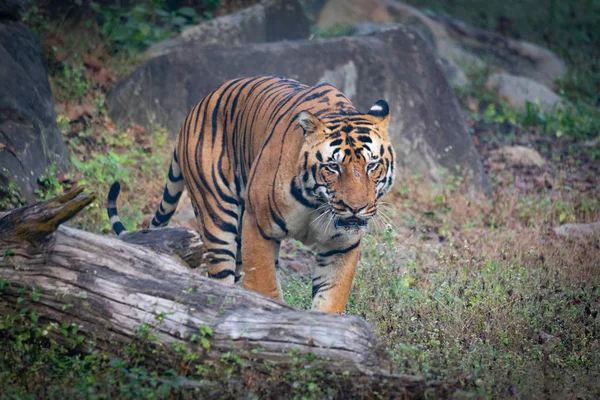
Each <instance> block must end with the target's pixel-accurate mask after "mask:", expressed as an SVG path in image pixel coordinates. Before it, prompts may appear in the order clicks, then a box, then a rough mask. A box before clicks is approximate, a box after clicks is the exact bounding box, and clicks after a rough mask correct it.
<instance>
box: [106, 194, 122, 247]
mask: <svg viewBox="0 0 600 400" xmlns="http://www.w3.org/2000/svg"><path fill="white" fill-rule="evenodd" d="M120 192H121V184H120V183H119V182H115V183H113V184H112V186H111V187H110V191H109V192H108V204H107V205H106V213H107V214H108V218H109V219H110V225H111V226H112V229H113V231H115V233H116V234H117V236H119V235H120V234H122V233H124V232H127V229H125V225H123V223H122V222H121V218H119V213H118V211H117V199H118V198H119V193H120Z"/></svg>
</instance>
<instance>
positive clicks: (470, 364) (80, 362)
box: [0, 0, 600, 399]
mask: <svg viewBox="0 0 600 400" xmlns="http://www.w3.org/2000/svg"><path fill="white" fill-rule="evenodd" d="M425 3H427V5H428V6H429V7H430V8H432V9H435V10H436V11H438V12H439V11H444V12H448V13H450V14H453V15H456V16H457V17H460V18H464V19H466V20H468V21H471V22H472V23H475V24H477V25H479V26H482V27H487V28H490V27H491V28H493V29H496V28H498V29H500V30H501V29H508V30H507V32H508V33H509V34H513V35H515V36H517V37H523V38H526V39H529V40H532V41H536V42H538V43H541V44H545V43H550V47H551V48H552V49H554V50H555V51H557V52H558V53H559V54H561V55H562V56H564V57H566V58H567V60H568V61H569V62H570V64H571V66H572V68H571V74H570V76H569V77H568V78H567V80H566V81H565V83H563V84H561V85H562V86H561V87H562V88H564V90H565V93H566V95H568V96H569V97H570V98H571V99H572V100H575V101H576V102H577V103H578V104H579V103H581V104H583V106H582V108H581V109H578V110H577V111H576V112H574V113H572V114H569V113H568V112H566V113H563V112H559V113H552V114H542V113H540V112H539V111H538V110H536V109H534V108H531V109H530V110H528V112H526V113H522V114H519V113H517V112H516V111H514V110H512V109H511V108H510V107H508V106H507V105H506V104H504V103H503V102H502V101H500V100H499V99H498V98H497V97H496V96H495V95H493V94H492V93H489V92H486V91H485V90H484V89H483V85H482V82H484V76H483V74H484V73H485V71H483V72H482V71H478V72H475V73H474V75H473V76H472V77H471V78H472V79H471V81H472V82H473V84H472V86H471V87H469V88H467V89H465V90H463V91H461V92H460V93H458V95H459V100H460V102H461V104H462V106H463V109H464V113H465V118H466V119H467V121H468V124H469V127H470V129H471V132H472V135H473V140H474V141H475V143H476V145H477V147H478V149H479V150H480V153H481V156H482V160H483V162H484V165H485V166H486V169H487V170H488V172H489V174H490V177H491V182H492V189H493V196H492V197H491V198H487V199H486V198H481V199H474V198H473V197H468V196H466V195H465V194H464V188H463V186H462V184H461V182H460V181H457V180H449V181H448V183H447V184H445V185H440V186H438V187H435V188H424V187H423V186H422V185H419V180H418V178H416V177H413V178H403V179H400V181H399V182H398V185H397V186H396V189H395V191H394V193H392V194H391V195H389V196H388V197H387V198H386V199H385V201H386V202H387V204H386V206H385V207H384V213H385V217H383V216H382V217H381V218H382V219H381V220H380V221H379V222H378V223H376V224H374V230H373V232H372V234H370V235H369V236H367V237H366V239H365V240H364V245H363V252H362V256H361V261H360V265H359V270H358V272H357V275H356V278H355V282H354V289H353V292H352V295H351V298H350V302H349V306H348V309H347V312H348V313H351V314H355V315H358V316H360V317H362V318H364V319H366V320H367V321H368V322H369V323H370V324H371V325H372V326H373V327H374V328H375V330H376V331H377V333H378V334H379V335H380V337H381V340H382V343H383V345H384V347H385V348H386V349H387V352H388V354H389V356H390V358H391V359H392V360H393V366H394V368H395V370H396V371H397V372H401V373H410V374H418V375H424V376H427V377H429V378H432V379H436V380H440V381H443V382H445V383H446V384H447V386H448V387H449V388H451V389H452V390H458V391H459V397H479V398H482V397H483V398H485V397H491V398H498V397H501V398H512V397H515V398H516V397H523V398H561V399H562V398H583V399H588V398H589V399H592V398H598V397H600V383H598V382H600V317H599V315H598V314H599V312H600V262H599V261H598V260H600V242H599V239H598V238H588V239H563V238H559V237H557V236H556V235H555V234H554V232H553V231H552V228H554V227H556V226H559V225H560V224H562V223H566V222H574V223H584V222H593V221H599V220H600V204H599V199H600V191H599V189H598V176H600V153H599V150H598V147H599V146H598V144H597V140H598V136H599V131H598V120H597V119H596V117H595V115H596V114H595V113H596V112H597V111H595V110H594V109H593V108H594V107H595V104H594V102H595V101H596V100H595V97H594V96H595V91H594V90H595V89H594V87H595V86H594V85H597V84H598V77H597V73H598V69H597V68H598V65H597V64H596V63H597V59H598V57H597V53H596V52H597V49H598V48H600V47H598V46H597V44H598V37H597V36H595V35H597V31H596V30H595V27H596V26H595V25H594V24H593V23H591V22H590V21H589V20H590V19H593V18H594V15H595V14H594V13H593V12H592V11H589V12H588V13H587V14H586V15H585V18H580V16H581V13H582V11H581V10H582V9H581V8H580V7H583V6H586V4H587V6H586V7H588V8H587V9H588V10H594V9H595V8H594V7H596V6H597V2H594V1H588V2H587V3H586V2H578V3H574V4H573V5H567V3H566V2H565V3H564V4H563V3H560V4H559V5H558V10H563V9H564V8H565V7H574V8H575V10H574V11H572V12H571V11H569V12H567V11H564V14H560V15H558V16H557V15H555V16H554V17H552V18H555V21H558V22H556V23H555V24H554V25H552V26H553V27H556V29H557V31H556V32H555V31H554V30H552V29H544V30H540V29H537V28H536V26H539V24H541V22H539V19H540V18H542V16H543V15H545V14H544V13H547V11H545V10H547V9H548V8H543V7H541V6H539V4H542V3H544V2H538V3H536V4H537V5H538V6H537V8H536V7H533V6H531V4H529V3H531V1H529V3H527V4H529V6H530V7H529V10H538V9H539V13H538V12H537V11H536V12H530V13H521V12H519V11H518V10H519V8H518V7H517V8H514V7H513V8H511V7H510V4H509V3H510V2H506V3H502V4H503V5H499V4H498V5H495V4H492V5H490V4H486V5H485V6H484V5H482V3H479V2H473V1H468V0H463V1H461V0H456V1H453V2H436V1H428V2H419V5H423V4H425ZM555 3H559V2H554V3H553V4H555ZM588 3H589V4H588ZM569 4H570V3H569ZM555 5H556V4H555ZM466 6H468V7H466ZM142 11H143V10H142ZM142 11H140V13H141V14H139V15H132V16H128V17H127V18H131V19H132V21H134V22H135V24H137V25H135V24H134V25H133V27H134V28H135V27H136V26H137V27H138V28H139V29H137V30H136V29H133V28H132V29H133V32H134V33H131V32H130V33H129V34H130V36H129V37H130V38H132V39H131V42H127V41H123V40H115V39H114V37H113V38H112V39H110V37H108V36H106V35H104V36H103V33H102V29H101V27H97V26H95V25H93V24H92V26H86V23H85V22H81V24H83V25H77V26H70V27H68V29H67V28H66V27H65V26H64V25H61V24H59V23H56V22H49V21H47V20H45V19H44V13H43V10H42V11H39V12H38V13H37V14H35V13H34V14H32V15H29V16H28V18H29V19H28V22H29V23H30V24H31V25H34V26H35V27H36V29H38V31H40V32H41V33H42V35H43V39H44V45H45V49H46V56H47V59H48V64H49V69H50V73H51V84H52V88H53V91H54V94H55V101H56V103H57V113H58V122H59V126H60V128H61V130H62V131H63V134H64V137H65V140H66V141H67V144H68V147H69V151H70V157H71V164H72V166H71V169H70V171H69V173H68V174H66V175H59V176H57V174H56V173H55V172H53V171H49V173H48V175H47V177H46V178H45V179H44V183H45V185H46V190H44V191H41V192H40V193H39V196H40V198H47V197H50V196H52V195H54V194H56V193H58V192H60V191H62V190H63V189H65V188H68V187H69V186H71V185H73V184H75V183H78V184H86V185H88V186H89V187H91V188H93V189H94V190H95V191H97V192H98V195H99V196H98V197H99V198H100V202H98V203H96V204H95V205H94V206H92V207H89V208H88V209H87V210H85V211H84V212H82V213H81V215H80V216H79V217H77V219H76V220H75V221H73V222H72V225H74V226H77V227H80V228H83V229H86V230H89V231H94V232H99V233H106V232H108V228H109V226H108V221H107V220H106V217H105V214H104V204H103V203H104V200H103V199H105V196H106V193H107V190H108V187H109V185H110V183H111V182H112V181H113V180H114V179H119V180H120V181H122V182H123V183H124V190H123V199H122V200H123V202H122V206H121V210H122V211H121V215H122V216H123V219H124V222H125V223H126V225H128V227H129V228H130V229H135V228H136V227H137V226H139V225H140V224H141V222H142V220H143V219H144V217H145V215H146V214H148V213H151V212H152V211H153V209H154V207H155V206H156V205H157V202H158V200H159V196H160V193H161V187H162V185H163V182H164V178H165V173H166V170H165V168H166V164H167V157H168V155H169V154H170V152H171V146H172V144H171V143H170V142H169V141H168V140H167V138H166V135H165V133H164V131H163V130H162V129H161V128H160V127H155V128H152V129H148V130H145V129H144V128H142V127H137V126H132V127H130V128H128V129H126V130H124V131H119V130H116V129H115V128H114V126H113V125H112V122H111V121H110V118H109V117H108V116H107V112H106V108H105V106H104V100H105V95H106V92H107V90H108V89H109V88H110V87H111V85H113V84H114V82H115V80H116V79H117V78H119V77H122V76H124V75H125V74H126V73H127V72H128V71H131V69H132V68H134V67H135V65H136V63H137V61H136V59H135V57H134V54H135V52H136V51H137V50H136V49H137V47H136V46H138V45H140V41H142V42H143V41H144V40H154V39H152V38H154V37H158V36H160V35H163V34H164V35H166V36H168V35H169V32H164V31H161V30H158V31H157V32H154V33H150V34H149V35H154V36H151V37H150V38H149V37H148V36H143V35H142V36H139V35H138V34H140V33H144V32H146V28H144V27H143V24H144V23H145V19H144V18H145V15H146V14H143V12H142ZM110 12H113V13H114V12H116V11H114V10H113V11H110ZM557 12H558V11H557ZM561 13H563V11H561ZM184 14H185V12H184ZM146 16H147V15H146ZM184 16H185V15H184ZM109 17H110V14H108V16H107V18H109ZM500 17H507V18H508V19H509V21H512V22H511V23H510V24H508V26H509V28H506V27H505V28H501V26H506V23H505V24H504V25H502V24H500V25H501V26H496V24H497V23H498V22H497V21H503V20H504V19H503V18H500ZM559 17H560V18H559ZM188 18H191V17H188ZM547 18H550V17H547ZM169 21H171V20H168V21H167V22H165V24H167V23H171V22H172V21H171V22H169ZM536 21H538V22H536ZM560 21H562V22H560ZM573 21H578V22H577V24H578V25H577V26H573V24H574V23H575V22H573ZM180 22H181V21H180ZM535 24H538V25H535ZM164 26H165V25H164V24H163V25H161V29H163V28H164ZM598 26H600V25H598ZM558 28H560V29H558ZM164 29H166V28H164ZM169 29H171V28H169ZM65 32H71V34H65ZM136 35H137V36H136ZM586 35H587V36H586ZM82 38H84V40H82ZM582 38H583V39H582ZM142 44H143V43H142ZM132 49H133V50H132ZM561 49H562V50H561ZM578 63H580V64H579V66H578ZM581 110H583V111H581ZM585 110H591V111H589V112H586V111H585ZM507 145H526V146H529V147H532V148H534V149H536V150H538V151H539V152H540V154H541V155H542V156H543V157H544V159H545V160H546V163H545V164H544V165H541V166H519V165H510V164H503V163H499V162H498V160H497V159H496V158H495V157H494V154H495V153H494V152H495V151H496V150H497V149H499V148H501V147H502V146H507ZM298 251H299V252H303V253H306V252H307V251H306V250H304V249H302V248H300V249H298ZM7 284H8V283H7V282H4V281H2V280H1V277H0V292H1V289H2V288H3V287H5V285H7ZM283 287H284V291H285V300H286V301H287V302H289V303H291V304H294V305H295V306H297V307H300V308H308V307H309V305H310V282H309V281H308V280H307V279H303V278H300V277H298V276H296V275H292V274H285V279H284V282H283ZM35 296H36V295H35V292H32V293H25V292H24V293H23V299H24V300H23V308H22V309H20V310H15V314H14V315H5V316H0V354H2V355H1V356H0V386H1V387H3V388H5V389H6V390H5V391H4V392H3V393H2V394H0V397H1V398H27V394H29V395H31V396H32V397H46V398H57V397H65V396H66V397H67V398H71V397H73V398H74V397H80V396H83V394H85V396H86V397H90V398H114V397H120V398H139V397H147V398H164V397H168V396H173V395H174V393H177V387H178V385H179V384H180V383H181V376H182V375H184V374H186V375H187V376H188V377H190V378H193V379H200V380H202V379H204V380H210V381H212V382H216V383H217V385H220V386H218V389H219V390H223V391H227V392H229V393H233V392H235V390H238V389H239V388H238V389H236V388H234V387H233V386H231V383H230V382H231V378H232V377H234V376H237V377H240V376H246V377H247V376H248V375H247V374H248V371H246V370H245V369H244V367H243V360H241V359H240V357H239V356H238V355H236V354H224V355H223V359H222V361H221V363H220V364H219V365H216V366H215V365H202V364H201V365H200V366H199V367H198V368H197V369H196V370H193V371H187V369H186V370H183V369H182V368H181V365H182V363H183V364H186V363H189V362H190V357H192V356H191V355H190V354H189V353H185V351H183V350H181V349H179V350H178V351H179V352H180V353H178V354H179V356H178V357H179V358H177V359H174V360H173V368H172V369H171V370H168V369H162V370H157V369H154V368H152V367H148V366H147V365H146V364H145V362H144V354H145V353H144V352H145V351H146V349H145V347H144V346H143V345H142V344H143V343H145V341H147V338H148V334H149V333H148V332H147V331H144V330H141V331H140V339H141V344H134V345H132V346H130V347H128V348H126V349H122V352H121V354H120V355H119V357H108V356H106V355H103V354H101V353H94V352H92V354H87V355H86V354H84V353H82V352H81V351H80V350H82V349H84V348H86V347H89V346H91V345H92V344H91V343H89V342H88V341H87V339H85V338H84V339H79V338H80V336H79V335H78V333H77V328H76V327H72V326H69V325H66V326H45V325H42V324H40V323H38V321H39V320H38V316H37V315H35V313H32V312H31V311H30V310H29V308H28V307H27V304H28V302H30V301H35ZM48 329H59V330H61V332H63V334H64V335H65V336H67V337H69V338H72V340H73V345H72V346H71V347H68V346H67V347H65V346H61V345H58V344H56V343H52V342H51V341H48V340H47V339H46V335H47V332H46V331H47V330H48ZM44 332H46V333H44ZM205 338H206V339H207V340H208V341H210V335H209V334H208V333H206V332H205ZM306 363H307V361H306V360H299V366H298V368H297V369H293V370H292V371H283V372H279V373H278V374H276V375H274V376H275V377H276V380H277V382H276V383H273V380H271V381H270V383H269V382H267V383H268V384H273V385H272V386H271V387H270V388H266V389H265V387H262V388H259V389H256V390H255V393H258V394H261V395H262V396H268V395H269V394H273V393H275V392H270V390H274V389H273V387H276V390H279V391H280V392H278V393H287V394H291V395H292V396H294V397H301V396H304V397H306V398H324V397H327V396H328V395H333V394H336V393H337V394H338V395H339V394H340V388H339V387H337V386H331V387H330V386H328V384H327V379H326V378H327V376H326V374H324V373H323V371H320V370H319V369H318V368H312V369H305V368H304V367H303V365H305V364H306ZM261 376H262V377H263V378H264V375H261ZM266 381H267V380H266V379H265V382H266ZM267 383H265V385H267ZM277 385H279V386H277ZM267 386H268V385H267ZM255 387H256V386H255Z"/></svg>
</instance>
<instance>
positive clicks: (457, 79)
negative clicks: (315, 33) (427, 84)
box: [352, 22, 483, 87]
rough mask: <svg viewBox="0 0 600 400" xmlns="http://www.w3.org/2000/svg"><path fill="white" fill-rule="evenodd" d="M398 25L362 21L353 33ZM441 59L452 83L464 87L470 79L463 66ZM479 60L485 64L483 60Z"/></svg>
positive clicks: (372, 31)
mask: <svg viewBox="0 0 600 400" xmlns="http://www.w3.org/2000/svg"><path fill="white" fill-rule="evenodd" d="M397 27H398V24H396V23H373V22H361V23H358V24H356V25H354V28H353V30H352V34H353V35H355V36H364V35H372V34H374V33H377V32H385V31H389V30H391V29H396V28H397ZM459 58H460V57H458V56H457V57H456V59H459ZM461 60H462V61H463V62H464V63H466V64H469V62H468V61H467V60H464V59H462V58H461ZM440 61H441V63H442V66H443V68H444V71H445V72H446V77H447V78H448V80H449V81H450V84H451V85H452V86H453V87H464V86H466V85H467V84H468V83H469V80H468V79H467V75H466V74H465V72H464V70H463V69H462V68H461V67H459V66H458V65H457V64H456V63H455V62H454V61H452V60H451V59H448V58H444V57H440ZM479 62H480V63H481V65H482V66H483V62H482V61H479ZM461 63H462V62H461ZM471 64H472V63H471Z"/></svg>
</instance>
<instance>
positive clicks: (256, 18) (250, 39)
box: [144, 0, 311, 59]
mask: <svg viewBox="0 0 600 400" xmlns="http://www.w3.org/2000/svg"><path fill="white" fill-rule="evenodd" d="M310 32H311V31H310V21H309V19H308V17H307V16H306V15H305V14H304V12H303V9H302V7H301V5H300V3H299V2H298V0H262V1H261V2H260V3H258V4H255V5H254V6H252V7H248V8H245V9H243V10H241V11H239V12H236V13H233V14H229V15H224V16H222V17H218V18H215V19H212V20H210V21H207V22H204V23H202V24H199V25H196V26H194V27H192V28H189V29H187V30H185V31H183V32H182V33H181V34H180V35H179V36H178V37H177V38H175V39H172V40H167V41H164V42H159V43H156V44H154V45H152V46H151V47H150V48H149V49H148V50H147V51H146V52H145V53H144V58H146V59H149V58H152V57H157V56H160V55H163V54H168V53H170V52H172V51H175V50H176V49H178V48H180V47H182V46H185V45H186V44H189V43H192V42H193V44H194V46H203V47H207V46H217V47H231V46H240V45H243V44H248V43H264V42H277V41H280V40H298V39H307V38H308V37H309V36H310Z"/></svg>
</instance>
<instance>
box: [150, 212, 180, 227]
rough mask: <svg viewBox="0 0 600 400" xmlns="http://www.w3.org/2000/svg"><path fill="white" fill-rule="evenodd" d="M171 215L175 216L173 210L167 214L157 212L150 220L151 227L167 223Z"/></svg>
mask: <svg viewBox="0 0 600 400" xmlns="http://www.w3.org/2000/svg"><path fill="white" fill-rule="evenodd" d="M173 214H175V210H173V211H171V212H170V213H168V214H162V213H160V212H158V211H157V212H156V214H154V219H153V220H152V225H153V226H159V225H162V224H164V223H165V222H169V220H170V219H171V217H172V216H173ZM155 222H158V223H155Z"/></svg>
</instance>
